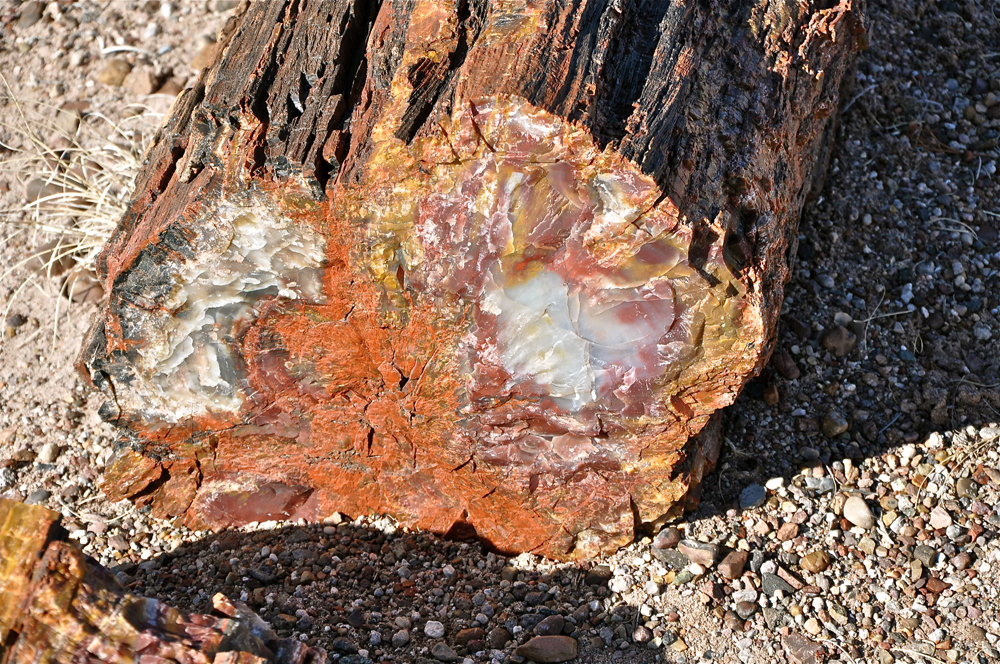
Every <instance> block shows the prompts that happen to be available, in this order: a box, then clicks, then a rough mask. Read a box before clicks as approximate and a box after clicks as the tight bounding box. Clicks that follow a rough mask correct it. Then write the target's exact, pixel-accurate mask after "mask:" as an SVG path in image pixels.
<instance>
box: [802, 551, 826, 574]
mask: <svg viewBox="0 0 1000 664" xmlns="http://www.w3.org/2000/svg"><path fill="white" fill-rule="evenodd" d="M799 566H800V567H801V568H802V569H804V570H805V571H807V572H812V573H813V574H816V573H817V572H822V571H823V570H825V569H826V568H827V567H829V566H830V554H828V553H827V552H826V551H813V552H812V553H808V554H806V555H805V556H803V557H802V560H800V561H799Z"/></svg>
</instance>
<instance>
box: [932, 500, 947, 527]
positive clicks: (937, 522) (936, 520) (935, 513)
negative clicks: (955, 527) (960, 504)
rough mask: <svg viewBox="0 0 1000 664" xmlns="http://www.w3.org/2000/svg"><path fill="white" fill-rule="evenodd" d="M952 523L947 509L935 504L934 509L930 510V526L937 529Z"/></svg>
mask: <svg viewBox="0 0 1000 664" xmlns="http://www.w3.org/2000/svg"><path fill="white" fill-rule="evenodd" d="M951 523H952V520H951V515H950V514H948V510H946V509H945V508H943V507H941V506H940V505H936V506H935V507H934V509H932V510H931V518H930V524H931V528H933V529H934V530H937V529H938V528H947V527H948V526H950V525H951Z"/></svg>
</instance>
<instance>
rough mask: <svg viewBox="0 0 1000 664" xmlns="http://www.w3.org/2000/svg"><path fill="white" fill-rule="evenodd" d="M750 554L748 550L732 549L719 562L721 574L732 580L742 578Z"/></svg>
mask: <svg viewBox="0 0 1000 664" xmlns="http://www.w3.org/2000/svg"><path fill="white" fill-rule="evenodd" d="M749 556H750V554H749V553H748V552H746V551H730V552H729V553H728V554H727V555H726V557H725V558H723V559H722V562H721V563H719V574H721V575H722V576H724V577H725V578H727V579H730V580H735V579H738V578H740V577H741V576H743V568H744V567H746V564H747V559H748V558H749Z"/></svg>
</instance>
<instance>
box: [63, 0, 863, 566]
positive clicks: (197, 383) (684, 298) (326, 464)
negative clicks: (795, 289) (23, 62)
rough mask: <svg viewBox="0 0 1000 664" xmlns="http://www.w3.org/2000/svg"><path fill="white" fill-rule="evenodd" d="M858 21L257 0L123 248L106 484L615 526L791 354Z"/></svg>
mask: <svg viewBox="0 0 1000 664" xmlns="http://www.w3.org/2000/svg"><path fill="white" fill-rule="evenodd" d="M864 39H865V30H864V19H863V16H862V14H861V10H860V8H859V2H858V1H857V0H842V1H841V2H840V3H839V4H838V3H830V2H826V1H825V0H824V1H818V0H807V1H805V2H791V1H781V0H779V1H776V2H772V1H768V0H757V1H755V2H736V1H729V2H666V1H657V2H653V1H648V2H638V1H629V0H614V1H609V2H597V1H595V2H570V1H568V0H533V1H528V0H509V1H506V0H505V1H504V2H486V1H485V0H408V1H404V0H393V1H388V2H383V3H375V2H361V1H355V2H351V1H347V0H309V1H306V0H300V1H293V0H285V1H278V0H274V1H271V2H257V3H251V4H249V6H248V7H246V8H245V9H244V10H242V11H241V12H239V13H238V15H237V17H236V18H234V19H233V20H232V21H231V22H230V23H229V24H228V25H227V27H226V29H225V30H224V33H223V35H222V36H221V38H220V42H219V47H218V50H217V57H216V60H215V63H214V64H213V65H212V66H210V67H208V68H207V69H206V70H205V72H204V73H203V74H202V76H201V78H200V79H199V80H198V82H197V83H196V84H195V86H194V87H193V88H192V89H190V90H187V91H186V92H185V93H184V94H183V95H182V96H181V97H180V98H179V100H178V102H177V103H176V105H175V107H174V109H173V110H172V112H171V114H170V116H169V118H168V119H167V121H166V124H165V126H164V127H163V129H162V130H161V131H160V133H159V135H158V137H157V140H156V142H155V143H154V145H153V146H152V147H151V149H150V151H149V153H148V155H147V161H146V164H145V167H144V169H143V171H142V174H141V176H140V178H139V181H138V188H137V193H136V198H135V200H134V202H133V204H132V205H131V208H130V210H129V211H128V213H127V214H126V216H125V218H124V219H123V220H122V222H121V224H120V226H119V228H118V230H117V232H116V233H115V235H114V237H113V239H112V240H111V241H110V243H109V244H108V247H107V249H106V251H105V252H104V255H103V258H102V263H101V270H102V275H103V279H104V284H105V286H106V291H107V292H109V293H110V297H109V300H108V303H107V305H106V306H105V307H104V309H103V311H102V313H101V315H100V317H99V319H98V321H97V322H96V324H95V326H94V328H93V330H92V333H91V336H90V339H89V341H88V344H87V346H86V348H85V350H84V354H83V358H82V364H83V365H84V368H85V369H84V370H85V371H86V372H87V373H88V375H89V376H90V377H91V378H92V380H93V381H94V383H95V384H97V385H98V386H99V387H101V388H102V389H104V390H105V391H106V392H107V393H108V395H109V397H110V400H109V402H108V404H107V406H106V409H105V414H106V416H107V417H108V418H109V419H112V420H115V421H117V422H118V423H119V424H121V425H122V426H123V427H124V428H125V429H127V431H128V432H130V433H131V435H132V436H133V437H132V438H131V439H130V442H131V443H132V445H131V449H130V450H128V451H126V452H125V453H123V455H122V456H121V458H120V459H119V460H118V462H117V463H116V464H115V466H114V467H113V468H112V469H111V470H110V472H109V473H108V475H107V481H106V485H105V486H106V487H107V490H108V491H109V493H111V495H112V496H113V497H115V498H121V497H129V498H132V499H134V500H136V501H137V502H139V503H141V504H148V505H150V506H151V508H152V510H153V512H154V514H156V515H158V516H161V517H168V516H177V515H179V516H183V517H184V519H185V520H186V522H187V523H188V524H189V525H192V526H196V527H199V526H200V527H204V526H212V527H221V526H226V525H229V524H238V523H243V522H248V521H261V520H267V519H274V518H286V517H291V518H301V517H305V518H316V517H322V516H325V515H327V514H329V513H331V512H333V511H341V512H344V513H347V514H352V515H356V514H359V513H365V512H372V511H374V512H386V513H390V514H393V515H395V516H396V517H398V518H399V519H400V520H401V521H402V522H403V523H404V524H407V525H413V526H419V527H423V528H428V529H432V530H435V531H439V532H446V531H449V530H451V529H453V528H460V529H465V530H468V529H469V528H470V527H471V528H474V529H475V531H476V532H477V533H478V535H479V536H481V537H483V538H485V539H487V540H489V541H490V542H492V543H493V544H494V545H495V546H497V547H498V548H500V549H502V550H506V551H536V552H539V553H543V554H546V555H549V556H554V557H583V556H590V555H593V554H595V553H597V552H598V551H602V550H613V549H615V548H617V547H619V546H621V545H622V544H624V543H626V542H627V541H629V539H630V538H631V537H632V536H633V532H634V529H635V528H636V527H638V526H639V525H640V524H641V523H649V522H654V521H656V520H658V519H661V518H663V517H664V516H665V515H667V514H669V513H671V511H676V510H677V509H679V508H680V507H681V506H683V505H684V504H685V502H686V501H685V496H687V495H688V492H689V490H690V489H691V487H692V485H693V484H695V483H696V482H697V479H698V478H700V477H701V475H702V474H703V473H704V472H705V471H706V469H708V468H709V467H710V466H711V464H712V463H713V462H714V457H713V454H712V453H711V446H710V445H702V444H701V443H693V442H689V441H690V439H691V438H692V437H693V436H695V435H696V434H697V433H698V431H699V430H700V429H701V428H702V427H703V426H704V425H705V423H706V422H707V421H708V419H709V416H710V415H711V414H712V412H713V411H715V410H716V409H718V408H720V407H722V406H725V405H728V404H729V403H731V402H732V401H733V399H734V398H735V396H736V394H737V393H738V391H739V390H740V388H741V387H742V385H743V384H744V382H745V381H746V380H747V379H748V377H750V376H752V375H753V374H754V373H755V372H756V371H757V370H758V369H759V368H760V367H761V366H762V364H763V363H764V362H765V361H766V360H767V357H768V355H769V353H770V349H771V346H772V342H773V339H774V334H775V327H776V323H777V317H778V313H779V308H780V304H781V299H782V292H783V284H784V283H785V281H786V278H787V275H788V263H789V254H790V253H792V251H793V246H792V245H793V244H794V238H795V231H796V223H797V220H798V217H799V214H800V211H801V208H802V205H803V201H804V199H805V197H806V195H807V193H808V190H809V188H810V185H811V183H812V182H813V178H814V176H815V174H816V172H817V170H818V169H819V168H820V166H819V165H818V162H819V161H821V159H820V157H821V156H822V155H823V153H824V150H825V149H826V147H827V144H828V142H829V140H830V135H831V133H832V130H831V127H832V124H833V118H834V117H835V115H836V111H837V105H838V98H839V87H840V84H841V79H842V76H843V74H844V72H845V70H846V69H847V68H848V66H849V64H850V63H851V61H852V59H853V57H854V54H855V52H856V51H857V50H858V48H859V47H860V46H861V45H862V44H863V42H864ZM696 450H700V451H701V452H700V453H698V454H695V451H696Z"/></svg>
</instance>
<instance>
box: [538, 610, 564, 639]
mask: <svg viewBox="0 0 1000 664" xmlns="http://www.w3.org/2000/svg"><path fill="white" fill-rule="evenodd" d="M565 624H566V619H565V618H563V617H562V616H560V615H558V614H556V615H552V616H549V617H547V618H545V619H543V620H542V622H540V623H538V624H537V625H536V626H535V634H537V635H539V636H553V635H558V634H562V631H563V626H564V625H565Z"/></svg>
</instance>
